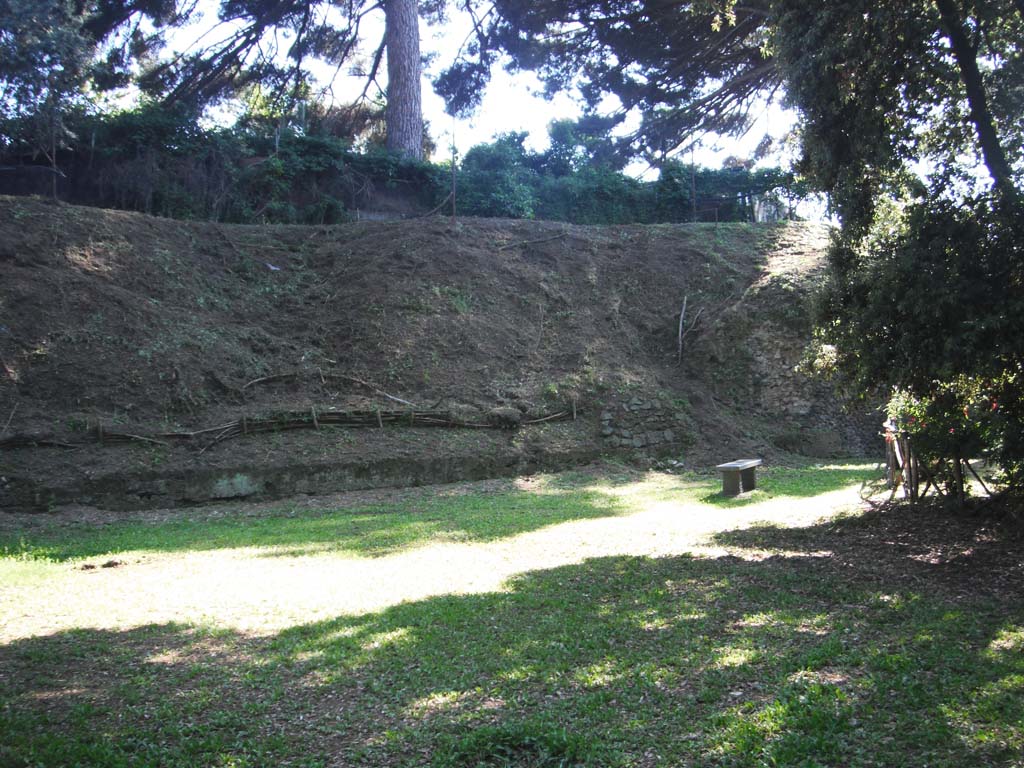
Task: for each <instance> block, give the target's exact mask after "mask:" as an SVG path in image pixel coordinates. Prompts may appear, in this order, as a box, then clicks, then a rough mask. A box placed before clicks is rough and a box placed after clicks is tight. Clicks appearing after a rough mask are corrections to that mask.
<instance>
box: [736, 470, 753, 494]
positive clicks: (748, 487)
mask: <svg viewBox="0 0 1024 768" xmlns="http://www.w3.org/2000/svg"><path fill="white" fill-rule="evenodd" d="M740 483H742V485H743V492H744V493H746V492H747V491H752V490H754V489H755V488H757V467H751V468H750V469H744V470H741V471H740Z"/></svg>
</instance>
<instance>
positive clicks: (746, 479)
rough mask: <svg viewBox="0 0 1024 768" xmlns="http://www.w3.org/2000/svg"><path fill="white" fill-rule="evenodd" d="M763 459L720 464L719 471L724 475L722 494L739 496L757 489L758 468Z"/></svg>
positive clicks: (739, 460) (738, 460)
mask: <svg viewBox="0 0 1024 768" xmlns="http://www.w3.org/2000/svg"><path fill="white" fill-rule="evenodd" d="M762 463H763V462H762V461H761V459H737V460H736V461H730V462H729V463H728V464H719V465H718V467H717V469H718V471H719V472H721V473H722V493H723V494H724V495H726V496H739V495H740V493H743V492H745V491H752V490H754V489H755V488H757V468H758V467H760V466H761V464H762Z"/></svg>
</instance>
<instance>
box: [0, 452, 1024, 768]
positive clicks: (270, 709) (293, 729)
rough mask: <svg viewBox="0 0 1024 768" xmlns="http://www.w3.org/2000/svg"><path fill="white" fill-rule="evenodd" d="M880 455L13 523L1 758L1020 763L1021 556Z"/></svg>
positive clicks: (0, 569) (1, 666) (1, 590)
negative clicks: (912, 494)
mask: <svg viewBox="0 0 1024 768" xmlns="http://www.w3.org/2000/svg"><path fill="white" fill-rule="evenodd" d="M873 477H874V470H873V468H872V467H866V466H858V465H852V466H851V465H845V466H844V465H834V466H832V467H830V468H821V467H808V468H804V469H797V470H773V471H770V472H767V473H765V477H764V482H763V484H762V489H761V490H759V491H757V492H756V494H754V495H753V496H752V497H751V498H749V499H748V498H741V499H740V500H738V502H735V503H728V504H724V503H716V502H717V501H718V499H717V498H716V496H715V495H714V493H715V487H716V485H717V480H716V479H715V478H706V477H705V478H700V477H682V478H680V477H675V476H669V475H659V474H649V475H635V474H629V473H625V472H616V471H612V472H609V473H606V474H604V475H599V476H595V475H593V474H586V475H568V476H567V475H561V476H553V477H545V478H535V479H533V480H532V481H530V482H520V483H518V484H514V483H510V484H508V486H507V487H505V488H501V487H497V486H495V485H494V484H491V485H489V486H487V487H486V488H482V487H480V486H477V487H468V488H465V489H463V490H461V491H459V492H454V489H445V490H446V491H447V493H448V495H444V496H441V495H438V494H436V493H435V494H434V495H435V498H430V494H419V495H415V494H414V495H411V496H410V497H409V498H407V499H401V498H398V499H392V500H391V501H390V502H389V504H388V505H387V506H386V507H384V506H378V507H376V508H374V507H372V506H370V507H366V506H363V507H362V508H360V509H345V508H337V505H336V507H335V508H332V509H323V510H304V509H303V510H300V509H294V508H291V507H288V506H282V507H278V508H276V509H273V508H271V509H266V510H263V511H261V512H260V513H259V514H258V515H254V516H248V517H242V516H239V515H237V514H235V515H231V516H229V517H228V516H221V517H218V516H216V515H212V514H205V513H201V512H197V513H194V514H193V515H192V519H191V520H190V521H189V522H188V523H187V524H186V523H183V522H179V523H175V522H173V521H160V520H149V519H142V520H138V521H135V522H132V523H130V524H125V523H116V524H107V525H94V526H92V527H89V528H87V527H83V526H61V525H50V526H46V525H38V526H32V527H26V526H22V531H21V532H20V534H19V535H18V536H17V537H15V536H14V533H13V532H11V531H5V533H4V536H5V540H6V541H7V546H8V547H9V550H8V556H6V557H4V558H3V559H0V574H2V579H0V584H2V585H3V586H0V595H2V600H0V605H2V606H3V608H2V610H3V614H2V622H0V624H2V626H3V628H4V636H5V638H6V640H5V643H6V644H5V645H3V646H0V670H2V671H0V674H2V675H3V685H2V686H0V699H2V701H0V744H2V745H4V746H2V747H0V765H8V764H9V765H22V764H31V765H65V764H85V765H129V764H131V765H197V764H203V765H253V766H254V765H286V764H287V765H307V766H314V765H368V766H369V765H374V766H390V765H408V766H422V765H435V766H477V765H486V766H499V765H500V766H527V765H530V766H536V765H543V766H548V765H551V766H555V765H588V766H589V765H594V766H634V765H636V766H639V765H685V764H694V765H744V766H746V765H749V766H760V765H808V766H810V765H836V766H839V765H842V766H854V765H856V766H867V765H907V766H911V765H914V766H916V765H923V764H928V765H940V766H943V765H945V766H954V765H957V766H962V765H979V766H980V765H1004V766H1010V765H1013V764H1014V760H1017V759H1019V755H1020V753H1021V750H1022V749H1024V725H1022V723H1024V703H1022V702H1024V695H1022V694H1024V653H1022V651H1024V608H1022V607H1021V606H1022V601H1021V600H1020V597H1021V595H1022V593H1024V589H1022V579H1021V569H1020V564H1019V556H1018V555H1017V554H1016V551H1015V550H1014V549H1013V547H1012V546H1010V545H1009V544H1008V543H1007V542H1006V541H1004V540H1003V539H1002V538H1000V534H999V533H998V532H996V531H992V530H989V529H986V528H984V526H983V525H982V524H981V523H979V522H978V521H955V520H950V519H949V518H947V517H943V516H941V515H940V514H938V513H937V512H931V511H928V510H910V511H908V510H901V509H898V508H897V509H891V510H879V511H873V512H867V513H862V512H859V511H857V510H858V508H859V497H860V494H861V492H862V487H863V486H864V484H865V483H868V482H870V481H871V480H872V479H873ZM531 500H532V501H533V502H534V503H533V505H532V506H531V504H530V501H531ZM378 515H379V516H380V517H379V518H377V517H376V516H378ZM823 516H824V518H823ZM349 518H351V519H353V520H357V521H358V520H364V519H366V518H374V522H373V524H372V525H367V527H366V528H365V530H364V534H365V537H364V538H362V539H361V538H360V533H359V531H358V530H352V531H347V529H346V528H345V526H344V523H345V521H346V520H348V519H349ZM417 518H421V519H422V520H423V521H426V522H430V523H431V525H428V526H426V527H421V528H413V527H411V526H412V523H413V522H415V520H416V519H417ZM435 518H436V519H435ZM503 518H505V519H503ZM822 518H823V519H822ZM388 519H390V520H392V522H393V524H394V531H395V532H396V533H395V535H394V539H393V542H392V543H389V544H387V545H386V546H383V547H382V546H380V544H379V542H380V536H381V535H382V532H384V531H387V530H388V525H387V520H388ZM510 519H512V520H516V521H518V522H516V523H515V524H512V523H510V522H509V520H510ZM309 521H315V522H316V523H317V526H314V527H313V528H312V529H311V528H309V526H310V525H311V523H310V522H309ZM328 521H331V524H335V525H338V526H339V530H340V531H341V533H340V534H339V539H338V540H339V542H340V543H339V544H338V545H337V546H335V545H332V544H330V542H329V539H328V537H327V536H326V535H323V534H322V531H321V529H320V528H319V527H318V526H321V525H328ZM188 526H192V527H191V528H189V527H188ZM250 529H254V530H255V531H256V532H255V533H253V534H250V533H247V531H249V530H250ZM232 531H233V532H232ZM346 531H347V532H346ZM410 531H412V532H410ZM204 532H205V534H206V535H208V536H209V537H210V538H213V539H216V540H217V541H218V543H217V544H214V545H212V546H211V547H209V548H206V549H202V548H201V547H200V546H199V544H198V542H199V541H200V540H202V539H203V538H204ZM12 540H13V541H14V542H15V543H14V544H13V546H12ZM160 542H163V545H161V544H160ZM268 555H273V556H271V557H268ZM106 558H109V559H116V560H118V561H120V562H121V563H122V564H121V565H119V566H117V567H111V568H106V569H104V568H101V567H95V568H91V569H86V570H82V566H83V565H96V566H100V565H102V564H103V561H104V559H106ZM19 574H20V575H19ZM278 580H284V581H285V583H284V588H283V589H282V591H281V592H280V593H278V592H275V587H274V583H275V582H276V581H278ZM82 585H85V586H82ZM155 585H160V586H159V588H157V587H156V586H155ZM197 591H198V594H197ZM367 595H370V596H371V597H372V598H373V601H374V602H373V605H374V607H373V608H370V609H363V608H361V606H365V605H367V604H369V601H370V598H368V597H367ZM157 600H162V601H163V602H162V604H154V601H157Z"/></svg>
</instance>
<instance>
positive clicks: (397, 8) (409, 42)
mask: <svg viewBox="0 0 1024 768" xmlns="http://www.w3.org/2000/svg"><path fill="white" fill-rule="evenodd" d="M384 24H385V32H384V40H385V45H386V47H387V51H388V104H387V109H386V111H385V113H384V120H385V124H386V128H387V148H388V149H389V150H391V151H392V152H398V153H400V154H403V155H405V156H406V157H411V158H415V159H416V160H422V159H423V109H422V106H421V103H420V26H419V14H418V10H417V3H416V0H386V2H385V3H384Z"/></svg>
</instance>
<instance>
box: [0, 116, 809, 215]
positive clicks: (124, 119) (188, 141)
mask: <svg viewBox="0 0 1024 768" xmlns="http://www.w3.org/2000/svg"><path fill="white" fill-rule="evenodd" d="M250 106H251V108H250V110H249V111H248V112H247V113H246V114H245V115H243V117H242V118H241V119H240V120H239V122H238V123H237V124H236V125H235V126H234V127H232V128H206V127H203V126H202V124H201V122H200V120H199V115H198V113H197V112H196V111H195V110H191V109H189V108H187V107H185V106H179V107H177V108H173V109H171V108H166V107H163V106H161V105H159V104H157V103H153V102H146V103H143V104H142V105H140V106H138V107H136V108H134V109H130V110H124V111H120V112H116V113H113V114H107V115H90V114H85V113H76V114H69V115H68V116H67V118H66V120H67V122H68V125H69V128H70V132H69V136H71V139H70V140H69V142H68V146H67V147H66V148H65V149H64V150H63V151H62V153H61V156H60V166H61V168H62V169H63V171H64V173H65V174H66V181H64V182H62V188H63V189H64V195H65V197H66V199H68V200H70V201H71V202H77V203H82V204H87V205H101V206H107V207H114V208H124V209H130V210H138V211H143V212H146V213H153V214H158V215H161V216H170V217H175V218H200V219H212V220H218V221H229V222H239V223H283V224H301V223H310V224H321V223H328V224H329V223H336V222H339V221H344V220H346V218H347V217H348V216H349V215H350V214H349V212H350V211H353V210H356V209H363V208H368V209H371V210H372V209H373V207H374V201H375V199H377V198H379V197H380V196H387V197H389V198H396V197H397V198H399V200H400V202H401V203H402V205H403V206H404V208H405V210H406V211H407V212H409V213H416V212H424V211H427V210H431V209H433V208H435V207H436V206H437V205H439V204H440V203H441V202H442V201H443V200H444V199H445V198H446V196H447V195H448V193H449V191H450V187H451V168H450V166H442V165H438V164H432V163H424V162H419V161H414V160H410V159H407V158H405V157H403V156H400V155H395V154H389V153H387V152H385V151H382V150H380V149H369V150H363V151H355V150H353V148H352V147H353V144H354V142H355V141H356V139H357V136H356V134H357V133H358V134H361V133H363V132H364V131H365V130H367V126H372V125H373V124H374V122H373V121H374V117H373V115H372V114H363V115H361V116H360V115H355V116H353V115H347V116H346V115H337V114H335V113H332V112H330V111H325V110H324V109H322V108H321V107H320V106H317V105H314V106H313V107H311V108H310V109H309V110H308V111H306V112H305V113H304V115H305V117H306V129H307V130H306V131H302V130H301V126H300V125H297V124H296V123H297V122H301V121H297V120H296V119H295V117H294V115H291V116H289V115H287V114H283V113H280V112H275V111H274V110H273V109H272V108H271V107H270V106H269V105H267V104H265V103H264V102H263V101H261V99H260V98H258V97H257V96H254V97H253V98H252V99H251V100H250ZM559 125H561V126H562V127H558V126H559ZM576 125H577V124H575V123H573V124H571V125H570V124H555V125H553V126H552V133H553V134H556V135H559V136H561V138H560V139H559V140H558V141H555V142H553V144H552V147H551V149H549V150H548V151H546V152H532V151H530V150H528V149H527V148H526V147H525V146H524V140H525V138H526V135H525V134H507V135H504V136H500V137H499V138H498V139H496V140H495V141H494V142H492V143H490V144H482V145H479V146H476V147H473V148H472V149H470V150H469V152H467V153H466V156H465V158H464V160H463V162H462V165H461V168H459V169H458V178H457V209H458V211H459V212H460V213H461V214H463V215H471V216H495V217H505V218H541V219H547V220H555V221H568V222H573V223H579V224H627V223H638V222H679V221H690V220H691V219H692V217H693V206H692V204H691V186H692V184H691V181H695V182H696V190H697V199H698V202H699V211H698V215H699V217H700V218H702V219H705V220H707V219H711V220H714V219H718V220H721V221H730V220H744V221H745V220H750V219H751V218H752V217H753V209H752V203H753V200H755V199H762V200H767V201H769V202H771V201H775V203H774V204H775V207H776V210H778V211H781V210H783V208H784V203H783V202H782V199H781V197H780V193H781V191H782V190H784V189H785V188H786V185H787V184H790V183H791V182H792V179H791V177H790V176H789V175H787V174H783V173H782V172H781V171H779V170H778V169H768V170H759V171H748V170H746V169H743V168H725V169H721V170H712V169H704V168H699V169H694V172H693V176H694V178H693V179H692V180H691V169H690V168H689V166H683V165H681V164H678V163H670V164H667V165H666V166H665V168H664V171H663V174H662V178H661V179H660V180H659V181H655V182H641V181H638V180H636V179H633V178H630V177H629V176H626V175H625V174H623V173H622V172H621V171H618V170H616V169H615V167H614V166H613V165H607V164H603V163H602V162H599V161H598V159H597V158H599V157H600V155H601V152H602V151H603V150H602V149H601V146H603V145H602V144H601V141H600V140H599V137H597V135H596V133H595V131H596V130H597V129H596V128H595V127H594V126H591V127H590V130H591V133H590V134H586V135H583V134H579V133H577V132H576V131H577V128H575V127H573V126H576ZM580 142H582V144H580ZM583 144H585V145H586V146H587V147H589V149H586V148H583ZM573 147H575V149H573ZM2 159H3V158H2V156H0V161H2ZM9 160H10V161H11V162H16V150H12V153H11V155H10V156H9ZM0 180H2V179H0Z"/></svg>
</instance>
